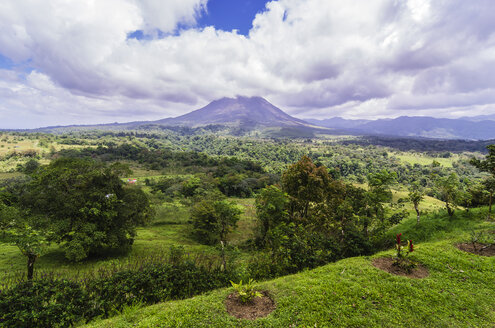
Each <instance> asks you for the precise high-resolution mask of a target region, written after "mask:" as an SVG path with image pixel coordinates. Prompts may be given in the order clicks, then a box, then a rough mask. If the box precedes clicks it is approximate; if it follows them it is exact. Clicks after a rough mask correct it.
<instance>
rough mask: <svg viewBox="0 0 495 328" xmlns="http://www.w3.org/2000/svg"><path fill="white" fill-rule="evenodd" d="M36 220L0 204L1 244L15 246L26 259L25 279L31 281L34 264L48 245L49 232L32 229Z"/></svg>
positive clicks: (14, 208)
mask: <svg viewBox="0 0 495 328" xmlns="http://www.w3.org/2000/svg"><path fill="white" fill-rule="evenodd" d="M34 224H36V218H33V217H30V216H29V215H28V214H27V213H24V212H23V211H21V210H19V209H18V208H16V207H13V206H7V205H5V204H4V203H2V202H0V228H1V233H0V237H1V239H2V241H3V242H6V243H9V244H12V245H15V246H17V247H18V248H19V250H20V251H21V253H22V255H24V256H25V257H26V258H27V278H28V279H32V278H33V273H34V263H35V262H36V260H37V259H38V258H39V257H40V256H41V255H42V254H43V253H44V252H45V251H46V248H47V246H48V245H49V241H48V239H49V237H50V235H51V232H50V231H45V230H39V229H36V228H34V227H33V225H34Z"/></svg>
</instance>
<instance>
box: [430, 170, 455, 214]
mask: <svg viewBox="0 0 495 328" xmlns="http://www.w3.org/2000/svg"><path fill="white" fill-rule="evenodd" d="M435 187H436V190H435V191H436V193H437V196H438V198H439V199H440V200H442V201H444V202H445V207H446V209H447V213H448V214H449V216H453V215H454V210H455V208H456V207H457V205H458V202H459V197H460V190H459V188H460V183H459V178H458V177H457V174H455V173H451V174H450V175H449V176H446V177H438V178H437V179H436V180H435Z"/></svg>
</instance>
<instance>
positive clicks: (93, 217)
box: [20, 158, 152, 261]
mask: <svg viewBox="0 0 495 328" xmlns="http://www.w3.org/2000/svg"><path fill="white" fill-rule="evenodd" d="M126 172H128V168H126V167H125V166H122V165H119V164H113V165H111V166H105V165H104V164H101V163H97V162H95V161H92V160H83V159H70V158H61V159H57V160H55V161H53V162H52V163H51V164H50V165H48V166H44V167H40V168H39V169H38V170H37V171H36V172H35V173H34V174H33V175H32V180H31V181H30V182H29V183H28V184H27V185H26V188H25V192H24V193H23V194H22V195H21V199H20V204H21V205H22V206H24V207H26V208H28V209H29V210H31V212H32V213H33V214H35V215H37V216H39V217H40V218H43V221H44V223H45V225H46V226H47V229H48V230H50V231H53V235H52V238H51V240H53V241H54V242H57V243H61V244H62V245H63V247H64V249H65V254H66V257H67V258H68V259H70V260H74V261H80V260H82V259H84V258H86V257H87V256H88V255H89V254H90V253H92V252H94V251H96V250H99V249H101V248H129V247H130V246H131V244H132V242H133V239H134V236H135V235H136V226H137V225H142V224H145V223H146V222H147V221H148V220H149V218H150V215H151V213H152V211H151V207H150V203H149V201H148V198H147V196H146V194H144V192H143V191H141V190H140V189H137V188H131V187H124V184H123V182H122V181H121V180H120V178H119V176H120V175H121V174H123V173H126Z"/></svg>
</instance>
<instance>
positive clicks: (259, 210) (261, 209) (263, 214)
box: [255, 186, 289, 245]
mask: <svg viewBox="0 0 495 328" xmlns="http://www.w3.org/2000/svg"><path fill="white" fill-rule="evenodd" d="M288 203H289V196H288V195H287V193H285V192H283V191H282V190H281V189H279V188H278V187H277V186H268V187H266V188H264V189H262V190H261V192H260V194H259V195H258V196H257V197H256V201H255V206H256V217H257V219H258V226H259V230H260V236H259V239H260V242H261V244H262V245H265V244H266V242H267V236H268V233H269V232H270V231H271V230H272V229H274V228H275V227H276V226H278V225H279V224H280V223H283V222H287V220H288V212H287V205H288Z"/></svg>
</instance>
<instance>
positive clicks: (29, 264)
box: [27, 254, 37, 280]
mask: <svg viewBox="0 0 495 328" xmlns="http://www.w3.org/2000/svg"><path fill="white" fill-rule="evenodd" d="M27 258H28V262H27V278H28V280H32V279H33V273H34V262H36V258H37V256H36V255H33V254H29V255H28V257H27Z"/></svg>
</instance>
